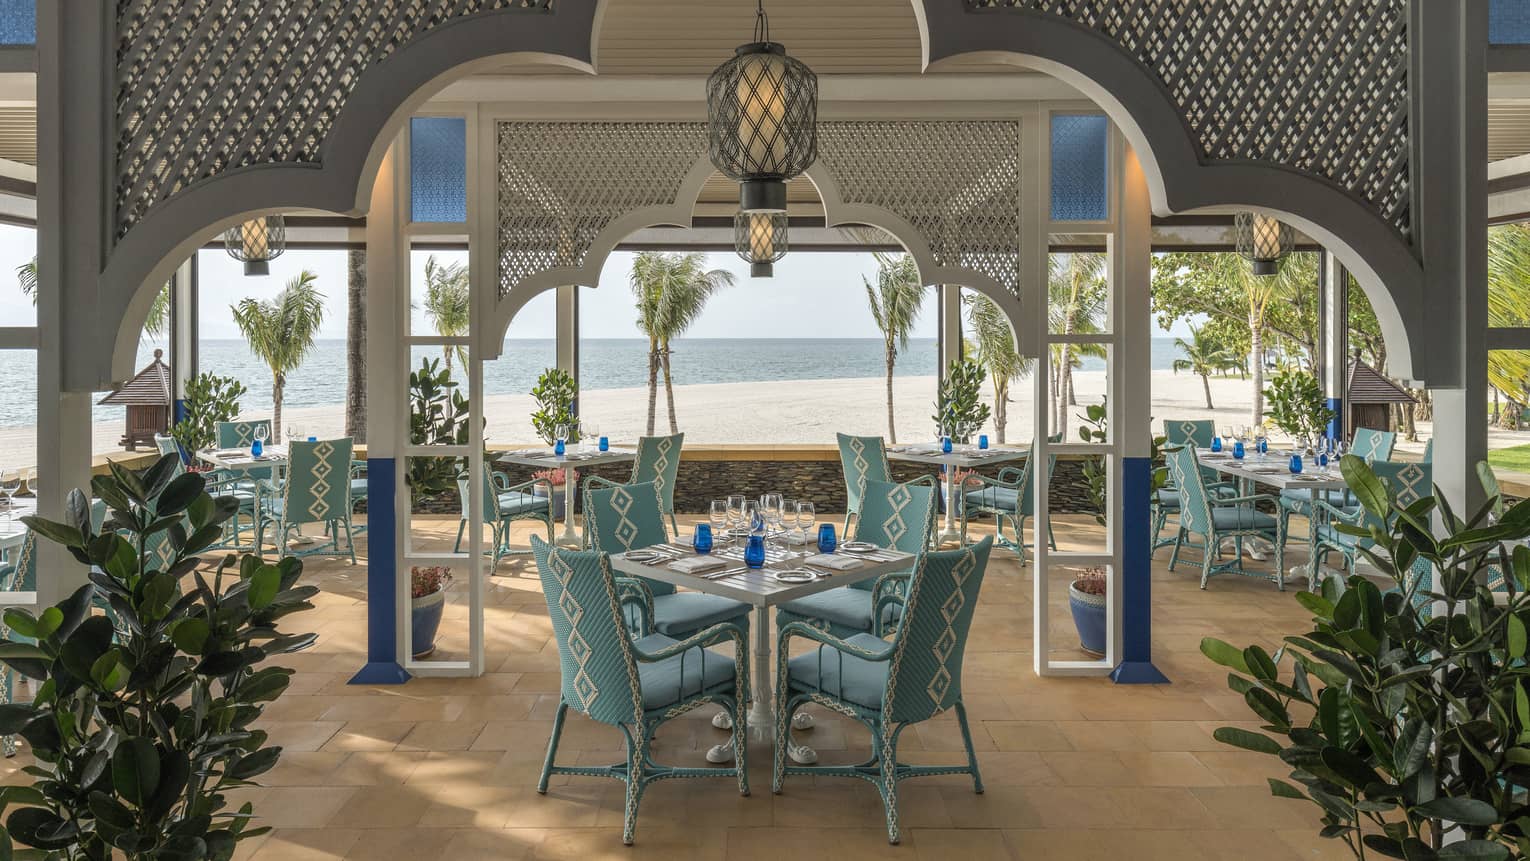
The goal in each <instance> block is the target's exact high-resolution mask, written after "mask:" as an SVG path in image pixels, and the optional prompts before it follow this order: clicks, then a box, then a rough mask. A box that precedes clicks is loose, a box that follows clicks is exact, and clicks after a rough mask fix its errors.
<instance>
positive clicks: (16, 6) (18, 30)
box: [0, 0, 37, 45]
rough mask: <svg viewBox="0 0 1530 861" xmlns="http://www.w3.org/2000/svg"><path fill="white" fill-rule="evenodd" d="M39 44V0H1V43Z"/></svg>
mask: <svg viewBox="0 0 1530 861" xmlns="http://www.w3.org/2000/svg"><path fill="white" fill-rule="evenodd" d="M35 44H37V0H0V45H35Z"/></svg>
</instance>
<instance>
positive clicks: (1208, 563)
mask: <svg viewBox="0 0 1530 861" xmlns="http://www.w3.org/2000/svg"><path fill="white" fill-rule="evenodd" d="M1164 456H1165V458H1166V459H1167V460H1168V461H1169V474H1170V475H1171V476H1173V479H1174V483H1175V484H1176V485H1178V487H1179V494H1180V507H1179V531H1178V533H1177V534H1176V535H1175V537H1174V553H1173V555H1172V556H1170V557H1169V570H1170V571H1173V570H1174V566H1176V565H1178V564H1179V551H1180V549H1181V548H1183V547H1186V546H1188V547H1198V548H1200V551H1201V588H1202V589H1205V588H1206V583H1207V581H1209V580H1210V579H1211V577H1212V575H1214V574H1224V573H1232V574H1241V575H1243V576H1245V577H1260V578H1263V579H1266V580H1272V581H1274V583H1275V586H1276V588H1278V589H1280V590H1281V591H1282V592H1284V591H1285V589H1286V580H1285V554H1286V532H1285V528H1284V527H1283V526H1282V525H1281V524H1282V523H1283V521H1282V520H1281V519H1280V518H1278V517H1276V516H1275V515H1273V514H1266V513H1264V512H1263V511H1260V510H1258V508H1256V507H1255V505H1256V504H1257V503H1259V502H1268V503H1271V504H1274V503H1275V501H1276V497H1274V496H1272V495H1269V494H1263V493H1261V494H1254V495H1252V496H1234V497H1230V498H1218V497H1216V496H1213V495H1211V494H1210V493H1208V491H1207V489H1206V485H1205V483H1204V481H1203V480H1202V478H1201V469H1200V461H1199V460H1198V459H1197V458H1196V454H1195V449H1194V448H1193V447H1192V446H1180V447H1178V448H1171V449H1169V450H1168V451H1167V452H1165V455H1164ZM1191 535H1199V536H1201V537H1202V539H1203V540H1202V543H1200V544H1194V543H1192V542H1190V541H1189V540H1188V538H1189V536H1191ZM1250 536H1254V537H1259V538H1265V539H1268V540H1269V541H1271V542H1273V543H1274V544H1275V574H1274V575H1273V576H1271V575H1268V574H1261V573H1258V572H1255V571H1249V570H1248V569H1246V568H1244V567H1243V539H1244V538H1247V537H1250ZM1224 538H1231V539H1233V542H1234V546H1235V548H1236V552H1237V558H1236V559H1234V560H1233V561H1231V562H1218V561H1217V560H1218V558H1219V557H1220V556H1221V547H1222V539H1224Z"/></svg>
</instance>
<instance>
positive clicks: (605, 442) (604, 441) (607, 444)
mask: <svg viewBox="0 0 1530 861" xmlns="http://www.w3.org/2000/svg"><path fill="white" fill-rule="evenodd" d="M600 450H601V451H610V450H611V440H610V438H609V437H601V438H600Z"/></svg>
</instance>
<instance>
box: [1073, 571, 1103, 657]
mask: <svg viewBox="0 0 1530 861" xmlns="http://www.w3.org/2000/svg"><path fill="white" fill-rule="evenodd" d="M1068 609H1069V610H1072V611H1073V625H1074V627H1076V628H1078V643H1079V645H1080V646H1081V647H1083V649H1084V651H1086V652H1088V653H1090V654H1092V655H1104V654H1105V596H1104V595H1091V594H1089V593H1088V592H1080V591H1079V590H1077V589H1075V588H1074V587H1073V584H1071V583H1070V584H1068Z"/></svg>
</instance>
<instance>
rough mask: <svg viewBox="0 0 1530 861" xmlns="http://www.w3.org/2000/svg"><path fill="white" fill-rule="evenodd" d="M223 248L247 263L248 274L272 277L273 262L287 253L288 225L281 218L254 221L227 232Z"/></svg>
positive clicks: (262, 218)
mask: <svg viewBox="0 0 1530 861" xmlns="http://www.w3.org/2000/svg"><path fill="white" fill-rule="evenodd" d="M223 248H224V250H225V251H227V252H228V256H230V257H232V258H234V259H235V260H239V261H243V263H244V274H245V275H270V274H271V261H272V260H275V259H276V258H278V257H280V256H282V252H284V251H286V250H287V222H286V220H285V219H284V218H282V216H280V215H264V216H261V217H259V218H252V219H250V220H249V221H246V222H244V223H243V224H240V225H238V226H235V227H230V228H229V229H228V230H226V231H224V233H223Z"/></svg>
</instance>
